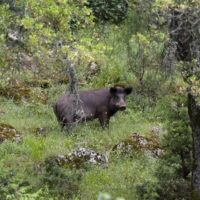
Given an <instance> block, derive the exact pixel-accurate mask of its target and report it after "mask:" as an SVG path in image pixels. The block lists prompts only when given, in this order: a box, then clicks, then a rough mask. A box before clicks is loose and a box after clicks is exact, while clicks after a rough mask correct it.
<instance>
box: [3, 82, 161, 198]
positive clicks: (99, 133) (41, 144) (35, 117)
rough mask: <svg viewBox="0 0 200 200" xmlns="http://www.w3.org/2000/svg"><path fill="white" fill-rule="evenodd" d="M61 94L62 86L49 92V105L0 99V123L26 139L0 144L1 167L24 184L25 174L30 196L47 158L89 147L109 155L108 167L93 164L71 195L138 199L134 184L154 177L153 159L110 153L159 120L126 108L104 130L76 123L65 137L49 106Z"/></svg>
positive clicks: (93, 125)
mask: <svg viewBox="0 0 200 200" xmlns="http://www.w3.org/2000/svg"><path fill="white" fill-rule="evenodd" d="M64 91H65V87H64V86H58V87H57V88H50V89H49V92H48V94H49V101H48V104H47V105H43V104H39V103H26V104H24V103H16V102H14V101H13V100H7V99H4V98H2V99H0V106H1V114H0V118H1V122H5V123H8V124H10V125H12V126H14V127H15V128H16V129H17V130H19V131H20V132H21V133H22V135H23V138H24V139H23V143H22V144H19V143H17V142H10V141H6V142H3V143H2V144H1V145H0V157H1V160H0V164H1V165H3V166H4V167H6V168H8V169H11V171H12V170H13V171H16V169H17V177H18V178H19V179H20V180H21V181H22V182H23V180H24V181H25V177H26V176H28V177H29V182H31V184H32V185H33V188H35V189H34V190H32V192H34V191H36V190H39V189H40V187H41V183H40V179H41V177H40V176H41V171H40V170H41V169H40V168H41V166H42V163H43V162H44V160H45V158H47V157H49V156H53V155H58V154H65V153H69V152H72V151H74V150H76V149H77V148H79V147H85V148H89V149H92V150H94V151H97V152H99V153H102V154H106V155H109V164H108V166H107V167H101V166H92V167H90V168H89V170H88V171H86V172H83V173H82V178H81V179H80V181H79V194H75V196H77V198H78V199H80V200H87V199H90V200H92V199H97V195H98V193H99V192H107V193H110V194H111V195H112V196H113V198H115V197H120V196H121V197H124V198H125V199H126V200H131V199H137V196H136V193H135V188H136V185H137V184H139V183H140V182H143V181H144V180H146V179H151V178H152V173H153V170H154V168H155V162H154V160H151V159H150V160H149V159H148V158H147V157H146V156H145V155H144V154H142V153H138V154H137V153H136V154H135V155H134V158H132V159H130V158H128V157H122V156H120V155H114V154H112V153H111V152H112V148H113V146H114V145H116V144H118V143H119V142H120V141H121V140H123V139H125V138H126V137H128V136H130V135H131V134H132V133H134V132H136V133H138V134H148V133H149V132H150V130H151V128H152V127H154V126H160V124H159V123H158V122H155V121H152V120H149V119H150V118H152V116H153V113H147V114H144V113H142V112H140V111H136V110H133V109H131V108H127V110H126V111H124V112H118V113H117V114H116V115H115V116H113V117H112V118H111V120H110V127H109V129H106V130H103V129H102V128H101V127H100V125H99V122H98V120H94V121H92V122H89V123H87V124H80V126H79V127H78V128H77V129H75V130H74V132H73V134H72V135H71V136H69V135H68V134H67V133H66V132H65V131H61V130H60V128H59V126H58V123H57V120H56V118H55V116H54V113H53V110H52V103H53V102H54V101H55V100H56V99H57V97H58V96H60V95H61V94H62V93H64ZM129 98H130V99H131V98H132V97H131V96H130V97H129ZM130 99H129V100H128V104H130ZM128 107H129V105H128ZM130 107H131V106H130ZM31 127H42V128H44V136H43V135H34V134H33V133H30V132H29V128H31ZM38 168H39V169H38ZM42 187H44V186H42ZM30 193H31V192H30Z"/></svg>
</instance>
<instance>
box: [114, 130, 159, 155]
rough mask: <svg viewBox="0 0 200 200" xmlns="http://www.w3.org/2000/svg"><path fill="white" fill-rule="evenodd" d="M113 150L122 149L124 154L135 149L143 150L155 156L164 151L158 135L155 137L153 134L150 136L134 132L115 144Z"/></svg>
mask: <svg viewBox="0 0 200 200" xmlns="http://www.w3.org/2000/svg"><path fill="white" fill-rule="evenodd" d="M112 150H113V151H116V150H120V152H121V153H123V154H124V153H125V154H129V153H132V152H133V151H138V150H142V151H144V152H146V153H147V155H148V156H149V154H151V153H152V155H153V156H158V155H160V153H161V152H162V150H161V148H160V144H159V141H158V139H157V138H156V137H155V138H154V137H152V135H150V136H149V137H148V136H143V135H138V134H137V133H133V134H132V135H131V136H129V137H128V138H126V139H124V140H123V141H122V142H120V143H119V144H117V145H115V146H114V147H113V149H112Z"/></svg>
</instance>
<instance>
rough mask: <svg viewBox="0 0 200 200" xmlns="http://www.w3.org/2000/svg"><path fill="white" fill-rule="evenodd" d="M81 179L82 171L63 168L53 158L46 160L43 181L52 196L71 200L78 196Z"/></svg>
mask: <svg viewBox="0 0 200 200" xmlns="http://www.w3.org/2000/svg"><path fill="white" fill-rule="evenodd" d="M80 178H81V171H78V170H70V169H65V168H61V167H59V166H58V165H57V163H56V161H55V160H54V159H53V158H46V159H45V161H44V173H43V175H42V178H41V180H42V182H43V184H44V185H46V186H47V187H48V188H49V193H50V194H51V195H52V196H56V197H59V196H62V197H66V199H69V197H72V196H73V195H74V194H78V189H79V181H80Z"/></svg>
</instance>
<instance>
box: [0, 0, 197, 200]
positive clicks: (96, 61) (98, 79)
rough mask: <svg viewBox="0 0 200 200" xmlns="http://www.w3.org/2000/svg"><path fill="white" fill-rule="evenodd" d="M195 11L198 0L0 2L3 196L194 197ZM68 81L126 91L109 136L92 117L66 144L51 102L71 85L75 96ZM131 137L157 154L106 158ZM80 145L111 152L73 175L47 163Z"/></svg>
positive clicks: (147, 151) (170, 199) (79, 199)
mask: <svg viewBox="0 0 200 200" xmlns="http://www.w3.org/2000/svg"><path fill="white" fill-rule="evenodd" d="M199 6H200V5H199V2H198V1H195V0H193V1H189V0H188V1H176V0H157V1H153V0H150V1H149V0H135V1H126V0H110V1H107V0H93V1H92V0H88V1H86V0H76V1H73V0H40V1H38V0H27V1H23V0H8V1H6V0H2V1H0V32H1V33H0V46H1V48H0V120H1V121H0V123H1V122H2V123H1V125H2V126H1V129H0V141H1V143H0V167H1V169H2V170H1V172H0V199H19V200H22V199H50V200H54V199H55V200H56V199H73V200H85V199H94V200H95V199H98V200H105V199H116V200H119V199H120V197H123V198H122V199H126V200H129V199H130V200H131V199H136V200H138V199H149V200H150V199H151V200H156V199H158V200H161V199H166V200H174V199H181V200H183V199H184V200H188V199H190V191H191V187H190V185H191V180H192V162H193V160H192V149H193V148H192V131H191V129H190V126H189V125H190V123H189V118H188V114H187V112H188V110H187V89H186V88H187V87H188V86H189V87H190V91H192V92H193V94H195V95H196V96H197V97H198V96H199V94H200V89H199V55H200V54H199V52H200V50H199V49H200V48H199V30H200V29H199V25H200V20H199V13H200V12H199ZM69 66H70V68H69ZM69 69H71V70H72V71H69ZM69 72H73V73H74V74H73V75H74V77H75V78H73V77H72V76H71V75H70V73H69ZM67 75H68V76H67ZM70 78H71V79H70ZM72 79H73V80H72ZM183 80H184V81H185V83H184V81H183ZM73 81H74V82H75V83H74V85H75V86H76V88H75V92H76V91H77V88H78V89H80V90H82V89H92V88H102V87H107V88H108V87H110V86H113V85H114V84H116V83H117V84H121V85H129V86H131V87H133V93H132V94H131V95H130V96H129V97H127V109H126V111H124V112H119V113H117V114H116V115H115V116H114V117H113V118H111V122H110V127H109V129H108V130H107V129H106V130H102V129H101V127H100V126H99V125H98V122H96V121H93V122H91V123H87V124H82V125H80V126H78V127H76V128H75V129H74V131H73V133H72V135H70V136H69V135H67V134H66V133H65V132H64V131H61V130H60V129H59V126H58V123H57V121H56V118H55V116H54V114H53V110H52V104H53V103H54V102H55V100H56V99H57V98H58V97H60V96H61V95H62V94H63V93H64V92H66V90H67V88H69V86H71V87H70V91H71V92H73V91H74V88H72V84H71V85H70V83H73ZM197 100H198V98H197ZM197 102H198V101H197ZM6 127H9V129H8V128H6ZM9 131H10V132H9ZM11 132H12V133H13V135H14V136H16V135H17V136H20V138H22V139H20V140H14V139H12V140H11V141H9V140H10V137H9V133H11ZM6 135H8V137H7V139H5V138H6ZM131 135H141V137H138V138H144V142H143V145H144V146H145V141H146V140H145V138H148V139H149V141H154V140H156V147H158V148H160V149H159V150H160V151H161V153H160V154H159V155H154V154H152V153H151V149H148V148H147V147H146V149H145V150H144V151H136V150H135V149H134V148H133V149H132V150H131V151H130V152H131V153H130V154H127V155H126V156H122V155H121V154H120V153H119V152H115V153H113V148H114V147H115V146H116V145H117V144H120V142H121V141H127V139H126V138H130V136H131ZM142 135H144V136H145V137H143V136H142ZM152 137H153V139H151V138H152ZM134 145H136V146H137V144H135V143H132V146H134ZM130 146H131V145H128V148H129V147H130ZM80 147H83V148H87V149H91V150H93V151H97V152H99V153H100V154H103V155H106V156H108V165H106V166H101V165H91V166H88V167H87V169H71V168H68V167H66V166H59V165H58V163H57V162H56V161H55V160H54V159H53V158H55V156H57V157H59V156H61V155H67V154H69V152H73V151H74V150H76V149H79V148H80Z"/></svg>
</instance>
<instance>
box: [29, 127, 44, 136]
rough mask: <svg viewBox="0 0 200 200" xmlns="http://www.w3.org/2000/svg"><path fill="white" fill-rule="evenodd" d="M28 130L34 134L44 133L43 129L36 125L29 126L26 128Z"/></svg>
mask: <svg viewBox="0 0 200 200" xmlns="http://www.w3.org/2000/svg"><path fill="white" fill-rule="evenodd" d="M28 131H29V132H30V133H33V134H35V135H44V129H43V128H41V127H38V126H36V127H30V128H28Z"/></svg>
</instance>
